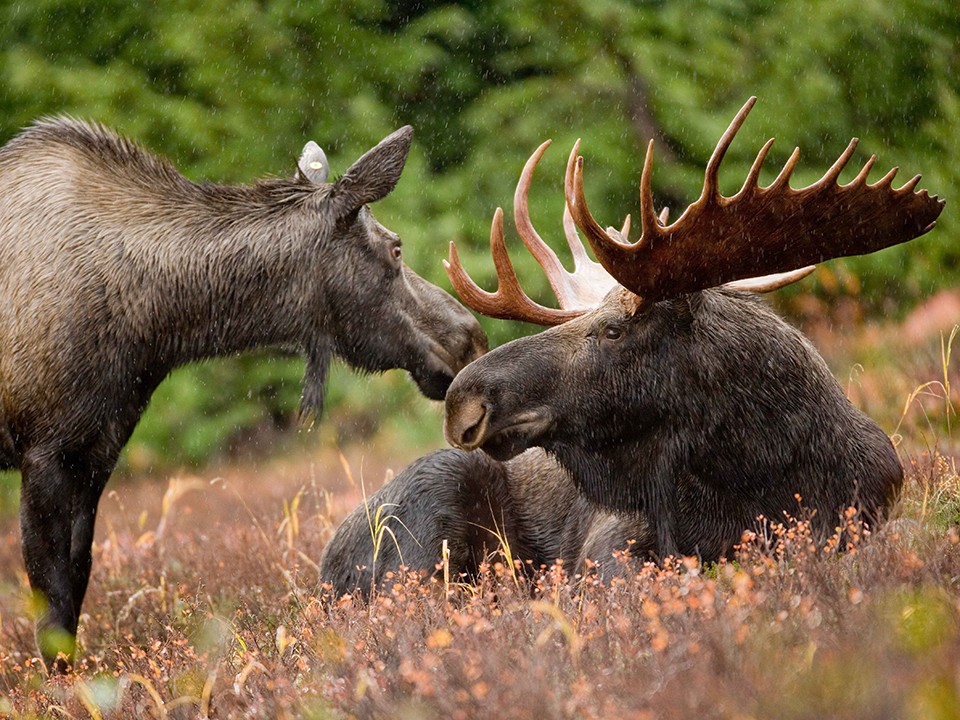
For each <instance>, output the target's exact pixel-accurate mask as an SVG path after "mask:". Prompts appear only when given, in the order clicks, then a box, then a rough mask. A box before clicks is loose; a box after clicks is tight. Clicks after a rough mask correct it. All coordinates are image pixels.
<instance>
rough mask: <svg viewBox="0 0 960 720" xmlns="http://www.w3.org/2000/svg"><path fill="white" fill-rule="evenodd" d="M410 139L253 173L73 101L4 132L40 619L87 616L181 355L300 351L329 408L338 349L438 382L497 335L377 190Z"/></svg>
mask: <svg viewBox="0 0 960 720" xmlns="http://www.w3.org/2000/svg"><path fill="white" fill-rule="evenodd" d="M411 140H412V129H411V128H409V127H407V128H403V129H401V130H398V131H397V132H396V133H394V134H393V135H391V136H389V137H388V138H385V139H384V140H383V142H381V143H380V144H379V145H377V146H376V147H375V148H373V149H372V150H370V151H369V152H368V153H366V154H365V155H364V156H363V157H362V158H360V159H359V160H358V161H357V162H356V163H354V165H353V166H351V167H350V168H349V169H348V170H347V172H346V173H345V174H344V175H343V176H342V177H341V178H340V179H339V180H338V181H336V182H333V183H327V182H324V181H320V180H319V178H323V179H325V176H326V172H325V170H324V172H323V173H322V175H319V176H318V175H317V174H315V173H314V174H312V175H311V172H310V171H309V168H308V169H307V171H306V172H305V171H304V170H303V169H302V168H301V170H300V171H298V172H297V175H296V177H295V178H294V179H290V180H286V179H271V180H265V181H261V182H258V183H255V184H254V185H252V186H226V185H216V184H205V183H193V182H191V181H189V180H187V179H186V178H184V177H183V176H182V175H180V174H179V173H178V172H177V171H176V170H175V169H174V168H173V166H172V165H170V164H169V163H168V162H166V161H164V160H162V159H160V158H158V157H156V156H154V155H151V154H149V153H147V152H145V151H143V150H141V149H140V148H138V147H137V146H136V145H134V144H133V143H131V142H129V141H127V140H124V139H122V138H120V137H118V136H116V135H115V134H113V133H112V132H110V131H109V130H106V129H104V128H102V127H100V126H98V125H91V124H87V123H83V122H78V121H75V120H71V119H66V118H60V119H52V120H44V121H41V122H39V123H38V124H37V125H35V126H33V127H31V128H29V129H28V130H26V131H25V132H24V133H22V134H21V135H20V136H18V137H16V138H14V139H13V140H12V141H10V142H9V143H8V144H7V145H6V146H5V147H3V148H2V149H0V268H2V270H0V467H19V468H20V469H21V471H22V479H23V486H22V503H21V508H22V509H21V527H22V540H23V550H24V559H25V562H26V567H27V572H28V575H29V577H30V581H31V585H32V587H33V588H34V589H35V590H37V591H39V592H41V593H42V594H43V595H45V596H46V598H47V601H48V603H49V610H48V613H47V616H46V618H45V620H44V624H45V625H49V626H52V627H54V628H60V629H64V630H66V631H67V632H68V633H70V634H71V635H72V634H73V633H74V632H75V630H76V625H77V618H78V616H79V612H80V606H81V602H82V599H83V595H84V592H85V589H86V583H87V578H88V575H89V568H90V543H91V540H92V531H93V521H94V517H95V515H96V506H97V500H98V498H99V496H100V492H101V491H102V489H103V486H104V484H105V482H106V480H107V478H108V477H109V474H110V472H111V470H112V469H113V466H114V464H115V462H116V459H117V456H118V454H119V452H120V450H121V448H122V447H123V445H124V443H125V442H126V440H127V438H128V437H129V435H130V433H131V431H132V430H133V428H134V426H135V424H136V422H137V420H138V419H139V417H140V414H141V413H142V411H143V409H144V407H145V406H146V404H147V402H148V401H149V398H150V395H151V394H152V392H153V390H154V389H155V388H156V386H157V385H158V384H159V383H160V381H161V380H163V378H164V377H165V376H166V375H167V374H168V373H169V372H170V370H172V369H173V368H175V367H177V366H179V365H182V364H184V363H188V362H191V361H194V360H198V359H201V358H208V357H214V356H223V355H230V354H234V353H238V352H241V351H243V350H246V349H249V348H254V347H260V346H276V347H282V348H288V349H293V350H296V351H299V352H302V353H303V354H304V355H305V356H306V358H307V371H306V377H305V381H304V391H303V404H304V408H305V409H306V410H308V411H312V412H314V413H317V414H319V412H320V411H321V409H322V402H323V386H324V381H325V378H326V372H327V368H328V366H329V363H330V359H331V357H332V356H339V357H341V358H343V359H345V360H346V361H347V362H349V363H350V364H352V365H354V366H356V367H358V368H361V369H363V370H367V371H381V370H386V369H388V368H394V367H400V368H405V369H407V370H408V371H409V372H410V373H411V374H412V375H413V377H414V379H415V380H416V381H417V383H418V385H419V386H420V388H421V390H422V391H423V392H424V393H425V394H427V395H428V396H430V397H433V398H437V399H440V398H442V397H443V395H444V392H445V391H446V388H447V386H448V385H449V383H450V381H451V380H452V378H453V376H454V375H455V374H456V372H457V371H459V370H460V368H461V367H463V366H464V365H465V364H466V363H467V362H469V361H470V360H472V359H473V358H475V357H477V356H478V355H479V354H481V353H482V352H483V351H484V350H485V346H486V339H485V337H484V335H483V333H482V331H481V330H480V327H479V325H478V324H477V323H476V321H475V320H474V319H473V317H472V316H471V315H470V314H469V313H467V312H466V311H465V310H464V309H463V308H462V306H460V305H459V303H457V302H456V301H455V300H454V299H453V298H452V297H450V296H449V295H447V294H446V293H445V292H443V291H441V290H440V289H438V288H436V287H434V286H432V285H430V284H429V283H427V282H426V281H424V280H422V279H421V278H419V277H418V276H417V275H415V274H414V273H413V272H412V271H410V270H409V269H408V268H407V267H406V266H405V265H403V263H402V261H401V260H400V257H399V251H397V250H396V248H397V247H398V246H399V238H398V237H397V236H396V235H395V234H394V233H392V232H390V231H389V230H387V229H386V228H384V227H383V226H382V225H380V224H379V223H378V222H377V221H376V220H375V219H374V218H373V215H372V214H371V213H370V211H369V209H367V207H366V206H367V204H368V203H371V202H375V201H376V200H379V199H381V198H382V197H384V196H385V195H387V194H388V193H389V192H390V191H391V190H392V189H393V187H394V186H395V185H396V183H397V181H398V179H399V176H400V172H401V170H402V168H403V165H404V162H405V160H406V156H407V152H408V150H409V147H410V143H411ZM311 177H313V179H310V178H311ZM44 650H45V655H46V656H47V657H48V659H49V656H50V653H49V652H47V651H48V650H49V649H48V648H44Z"/></svg>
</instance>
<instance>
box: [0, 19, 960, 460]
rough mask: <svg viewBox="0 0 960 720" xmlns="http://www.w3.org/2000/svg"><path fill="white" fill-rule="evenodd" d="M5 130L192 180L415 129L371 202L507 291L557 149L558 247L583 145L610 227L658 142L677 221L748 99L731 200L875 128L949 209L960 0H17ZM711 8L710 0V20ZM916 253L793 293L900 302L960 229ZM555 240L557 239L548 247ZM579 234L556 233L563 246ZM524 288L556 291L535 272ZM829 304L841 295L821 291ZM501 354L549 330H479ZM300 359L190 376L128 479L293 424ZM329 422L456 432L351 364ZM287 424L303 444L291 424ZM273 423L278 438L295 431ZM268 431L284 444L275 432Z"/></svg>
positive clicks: (217, 365)
mask: <svg viewBox="0 0 960 720" xmlns="http://www.w3.org/2000/svg"><path fill="white" fill-rule="evenodd" d="M0 8H2V9H0V140H2V141H3V142H5V141H6V140H8V139H9V138H10V137H12V136H13V135H14V134H16V133H17V132H18V131H19V129H20V128H22V127H23V126H25V125H27V124H29V123H30V122H31V121H32V120H33V119H34V118H36V117H38V116H41V115H48V114H58V113H67V114H71V115H75V116H79V117H84V118H91V119H95V120H98V121H101V122H103V123H105V124H107V125H110V126H112V127H114V128H116V129H118V130H119V131H121V132H122V133H124V134H126V135H128V136H130V137H132V138H134V139H136V140H137V141H139V142H140V143H141V144H143V145H145V146H146V147H148V148H150V149H152V150H153V151H155V152H158V153H160V154H163V155H166V156H168V157H169V158H170V159H171V160H172V161H173V162H174V163H175V164H176V165H177V166H178V167H179V168H180V169H181V170H182V171H183V172H184V173H185V174H186V175H187V176H188V177H190V178H192V179H195V180H200V179H204V180H213V181H223V182H244V183H245V182H250V181H252V180H253V179H254V178H257V177H261V176H264V175H289V174H292V173H293V170H294V164H295V159H296V157H297V156H298V154H299V152H300V150H301V148H302V147H303V144H304V143H305V142H306V141H307V140H310V139H312V140H315V141H317V142H318V143H319V144H320V145H321V146H322V147H323V148H324V149H325V150H326V152H327V154H328V156H329V157H330V159H331V163H332V165H333V168H334V172H337V171H340V172H342V171H343V170H345V169H346V168H347V167H348V166H349V164H350V163H351V162H352V161H353V160H354V159H355V158H356V157H358V156H359V155H360V154H361V153H362V152H363V151H365V150H366V149H367V148H369V147H370V146H372V145H373V144H375V143H376V142H377V141H378V140H380V139H381V138H382V137H383V136H385V135H386V134H388V133H389V132H390V131H392V130H393V129H395V128H397V127H399V126H401V125H403V124H406V123H410V124H412V125H414V126H415V128H416V133H417V135H416V140H415V144H414V150H413V153H412V155H411V159H410V161H409V162H408V164H407V168H406V170H405V173H404V177H403V179H401V182H400V185H399V187H398V188H397V190H396V191H395V192H394V193H393V194H392V195H391V196H390V197H389V198H387V199H386V200H385V201H383V202H382V203H380V204H379V205H378V206H377V207H376V208H374V211H375V212H376V213H377V215H378V217H379V218H380V220H381V221H382V222H384V224H386V225H387V226H389V227H391V228H392V229H394V230H396V231H398V232H399V233H400V234H401V235H402V236H403V237H404V239H405V242H406V245H405V252H406V257H407V262H408V263H409V264H410V265H411V266H412V267H413V268H414V269H415V270H416V271H417V272H418V273H420V274H421V275H423V276H425V277H427V278H428V279H430V280H432V281H433V282H435V283H437V284H439V285H440V286H441V287H445V288H447V289H449V283H448V281H447V279H446V277H445V275H444V273H443V270H442V268H441V264H440V259H441V258H442V257H445V256H446V252H447V250H446V248H447V243H448V242H449V241H451V240H453V241H456V243H457V245H458V247H459V248H460V250H461V254H462V255H463V256H464V262H465V264H466V265H467V267H468V268H469V269H470V271H471V273H472V274H473V275H474V277H476V278H477V279H478V280H480V281H485V283H486V285H487V286H488V287H490V286H492V285H493V270H492V263H491V262H490V260H489V255H488V246H487V241H488V232H489V223H490V217H491V215H492V213H493V210H494V208H496V207H497V206H498V205H503V206H505V207H507V208H509V207H510V205H511V203H512V195H513V189H514V186H515V183H516V180H517V177H518V175H519V172H520V168H521V167H522V165H523V163H524V161H525V160H526V158H527V157H528V156H529V154H530V153H531V152H532V151H533V149H534V148H535V147H536V146H537V145H538V144H539V143H540V142H542V141H543V140H544V139H546V138H552V139H553V140H554V141H555V147H554V148H553V149H552V150H551V151H550V152H549V153H548V154H547V156H546V158H545V159H544V162H543V163H542V167H541V169H540V171H539V173H538V178H537V180H536V181H535V187H534V189H533V190H532V193H531V208H532V213H533V217H534V222H535V224H536V225H537V227H538V228H539V229H540V232H541V234H543V235H544V236H545V237H547V238H558V237H559V236H560V227H561V226H560V219H561V212H562V189H561V188H562V185H561V183H562V171H563V163H564V161H565V157H566V154H567V152H568V150H569V148H570V146H571V145H572V143H573V141H574V140H575V139H576V138H578V137H582V138H583V146H582V153H583V154H584V156H585V157H586V160H587V163H588V167H587V192H588V194H589V197H590V202H591V208H592V209H593V211H594V213H595V215H596V216H597V217H598V218H600V219H602V220H603V221H605V222H606V223H608V224H619V223H620V221H621V220H622V218H623V216H624V215H625V214H627V213H628V212H635V210H636V204H637V203H636V197H637V185H638V180H639V174H640V166H641V163H642V151H643V148H644V147H645V145H646V142H647V140H648V139H649V138H650V137H653V138H654V139H655V141H656V157H657V162H656V165H655V170H654V177H653V185H654V194H655V197H656V199H657V202H658V204H659V205H669V206H670V207H671V208H672V209H674V211H675V212H678V211H679V210H681V209H682V208H683V207H685V206H686V204H688V203H689V202H691V201H692V200H694V199H695V198H696V197H697V195H698V194H699V188H700V184H701V182H702V175H703V168H704V166H705V163H706V160H707V158H708V157H709V154H710V152H711V150H712V149H713V147H714V145H715V143H716V141H717V139H718V138H719V136H720V134H721V133H722V131H723V130H724V129H725V127H726V125H727V124H728V123H729V121H730V120H731V118H732V117H733V115H734V114H735V113H736V111H737V110H738V109H739V108H740V106H741V105H742V104H743V102H744V101H745V100H746V99H747V97H749V96H750V95H757V96H759V99H760V101H759V103H758V105H757V107H756V109H755V110H754V111H753V113H752V114H751V116H750V119H749V120H748V121H747V124H746V126H745V127H744V129H743V130H742V131H741V133H740V135H739V136H738V138H737V141H736V142H735V144H734V146H733V147H732V148H731V151H730V153H728V155H727V160H726V162H725V165H724V172H723V175H722V181H723V183H724V190H725V191H726V192H728V193H732V192H734V191H735V190H736V189H737V188H738V187H739V183H740V182H741V181H742V179H743V177H744V176H745V174H746V171H747V169H748V167H749V165H750V163H751V162H752V160H753V158H754V156H755V154H756V152H757V150H758V149H759V148H760V146H761V144H762V142H763V141H764V140H765V139H766V138H768V137H774V136H775V137H776V138H777V139H778V141H777V144H776V145H774V148H773V151H772V152H771V153H770V157H769V158H768V160H767V166H766V173H765V175H764V176H763V177H762V178H761V180H762V181H765V182H769V181H770V180H772V179H773V177H774V176H775V174H776V172H777V171H778V170H779V167H780V166H781V165H782V163H783V162H784V161H785V160H786V159H787V157H788V155H789V154H790V152H791V151H792V149H793V148H794V146H799V147H800V148H801V152H802V154H801V160H800V166H799V167H798V170H797V172H796V173H795V179H794V186H800V185H805V184H807V183H809V182H812V181H814V180H815V179H817V178H818V177H819V176H820V175H821V174H822V173H823V172H824V171H825V170H826V168H827V167H829V165H830V164H831V163H832V162H833V160H834V159H835V158H836V157H837V156H838V155H839V154H840V152H841V151H842V150H843V149H844V147H845V146H846V144H847V142H848V140H849V139H850V138H851V137H853V136H857V137H859V138H860V139H861V144H860V147H859V149H858V151H857V157H856V158H855V160H854V161H853V162H852V163H851V169H850V170H848V171H847V174H845V176H844V178H846V179H849V178H850V177H852V176H853V174H855V172H856V169H858V168H855V167H854V166H858V162H857V160H859V164H862V163H863V161H865V160H866V158H867V157H868V156H869V155H870V154H873V153H875V154H877V155H878V156H879V162H878V168H877V169H876V170H875V171H874V176H873V177H874V179H877V178H879V177H880V175H881V174H882V173H883V172H885V171H886V169H887V168H889V167H891V166H893V165H899V166H901V167H902V168H903V172H904V174H903V176H902V180H903V181H906V180H907V179H909V177H911V176H912V175H914V174H916V173H918V172H922V173H923V174H924V180H923V186H924V187H927V188H929V189H930V190H931V192H932V193H935V194H939V195H940V196H941V197H946V198H947V199H948V200H949V201H951V202H955V201H956V198H957V192H956V190H957V189H958V188H960V132H958V128H960V49H958V48H960V44H958V38H960V11H958V10H957V7H956V5H955V4H954V3H950V2H943V0H883V1H882V2H881V1H879V0H788V1H779V0H778V1H776V2H775V1H774V0H711V1H709V2H701V3H697V4H696V5H695V6H694V5H693V4H691V3H683V2H669V1H667V0H661V1H649V2H642V1H639V0H637V1H634V2H625V1H619V2H618V1H614V0H550V1H549V2H545V1H543V0H510V1H509V2H507V1H505V0H493V1H486V0H485V1H484V2H480V1H479V0H475V1H474V2H463V3H444V2H410V1H408V2H394V3H386V2H379V1H376V0H360V1H358V2H352V3H339V2H326V1H323V2H300V1H299V0H260V1H259V2H254V1H252V0H239V1H237V0H229V1H227V0H208V1H207V2H199V3H198V2H190V3H186V2H170V3H164V4H163V5H162V9H160V7H158V6H157V5H156V4H155V3H145V2H136V1H133V2H131V0H122V1H121V0H98V1H97V2H81V1H79V0H72V1H71V0H66V1H58V0H34V1H33V2H30V3H24V2H11V1H9V0H5V1H4V2H2V3H0ZM694 8H695V9H694ZM955 218H956V213H955V212H954V210H953V206H952V205H951V204H948V206H947V209H946V211H945V212H944V214H943V216H942V218H941V220H940V223H939V227H938V229H937V230H936V231H935V232H934V233H932V234H931V235H928V236H926V237H924V238H923V239H921V240H919V241H916V242H914V243H912V244H910V245H909V246H906V247H900V248H893V249H890V250H888V251H884V252H882V253H879V254H877V255H874V256H871V257H868V258H858V259H855V260H844V261H835V262H833V263H830V264H829V265H828V266H827V267H825V268H823V269H821V270H820V271H819V272H818V273H817V275H816V277H815V279H814V280H812V281H810V280H808V281H806V282H805V283H804V284H803V285H802V287H800V288H799V289H794V290H793V291H792V292H794V293H807V294H814V295H815V296H817V297H819V298H820V299H825V300H827V301H829V300H832V299H835V298H836V297H837V296H840V295H845V296H854V297H855V298H856V299H857V301H858V302H859V303H860V304H861V305H862V307H863V308H864V309H865V311H866V312H869V313H886V314H896V313H899V312H903V311H905V310H906V309H907V308H909V307H910V306H911V304H913V303H914V302H916V301H917V300H918V299H920V298H923V297H925V296H927V295H929V294H930V293H931V291H932V290H933V289H934V288H939V287H944V286H947V285H952V284H956V283H957V279H958V277H960V243H958V240H960V237H958V236H960V224H958V222H957V220H956V219H955ZM553 242H554V243H555V244H557V240H556V239H555V240H554V241H553ZM561 245H562V240H561V241H560V242H559V244H558V247H559V246H561ZM516 260H517V264H518V266H519V272H520V274H521V277H524V278H525V284H526V285H527V286H528V287H529V288H530V290H531V291H533V292H539V293H540V296H541V299H542V300H544V301H548V300H547V298H548V295H547V285H546V282H545V281H544V280H543V279H542V275H541V274H540V273H538V272H537V271H536V269H535V267H534V266H533V265H532V264H531V262H530V261H528V260H527V259H526V258H524V257H522V254H521V253H516ZM826 305H827V306H828V305H829V302H828V303H826ZM484 322H485V327H486V328H487V330H488V332H489V333H490V335H491V339H492V342H493V344H494V345H496V344H499V343H502V342H504V341H506V340H507V339H509V338H511V337H513V336H515V335H517V334H521V333H525V332H530V331H531V330H532V328H530V327H524V326H521V325H518V324H516V323H506V322H497V321H489V322H488V321H484ZM301 374H302V364H301V362H300V361H299V360H297V359H293V358H284V357H279V356H276V355H275V354H271V353H258V354H255V355H252V356H245V357H243V358H237V359H231V360H226V361H217V362H210V363H205V364H203V365H200V366H195V367H190V368H185V369H183V370H180V371H178V372H177V373H175V374H174V376H173V377H172V378H170V379H169V380H168V381H167V382H166V383H164V385H163V386H162V387H161V389H160V391H159V392H158V394H157V395H156V396H155V398H154V402H153V403H152V405H151V408H150V409H149V410H148V413H147V415H146V416H145V417H144V420H143V421H142V423H141V426H140V427H139V428H138V430H137V433H136V435H135V437H134V439H133V441H132V442H131V444H130V447H129V448H128V451H127V453H126V455H125V460H124V463H125V465H126V467H128V468H131V469H137V470H143V469H150V468H162V467H163V466H164V464H165V463H168V462H171V463H185V462H189V463H200V462H203V461H205V460H206V459H208V458H209V457H210V456H211V453H215V452H224V451H229V450H230V449H236V448H238V447H241V448H242V447H245V446H253V445H256V443H257V441H258V439H260V438H263V437H265V435H264V433H266V436H269V438H274V436H273V435H271V433H273V432H274V431H275V430H277V431H282V429H283V428H289V427H291V426H293V425H294V424H295V422H294V420H293V416H294V411H295V408H296V405H297V401H298V398H299V392H300V377H301ZM330 382H331V386H332V387H331V389H330V395H329V400H328V414H329V415H331V416H333V417H332V419H331V418H330V417H328V418H326V419H325V421H324V423H325V424H326V423H332V424H333V426H335V427H337V428H340V430H339V432H340V437H341V439H349V438H350V437H362V436H363V435H364V434H365V433H370V432H373V431H375V430H377V429H378V428H381V427H382V426H383V425H384V424H386V423H390V422H393V423H395V424H396V426H397V427H398V428H399V429H398V430H397V432H399V433H401V438H402V440H403V441H404V442H411V443H422V444H430V443H434V442H435V444H439V442H440V432H439V426H440V422H439V410H438V409H437V407H436V406H432V405H430V404H429V403H427V401H425V400H422V399H420V398H419V397H418V396H417V394H416V391H415V389H414V387H413V384H412V383H411V382H410V381H409V380H408V379H407V378H406V377H404V376H403V375H402V374H401V373H397V372H393V373H388V374H387V375H386V376H385V377H384V378H382V379H379V380H377V381H376V383H377V384H376V385H371V383H372V382H373V380H372V379H370V378H362V377H356V376H355V375H353V374H352V373H350V372H348V371H345V370H343V369H341V370H340V371H339V372H337V373H336V374H335V375H334V376H333V377H332V378H331V381H330ZM289 435H290V433H286V436H289ZM277 436H284V433H283V432H279V433H277ZM272 441H273V440H271V442H272Z"/></svg>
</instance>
